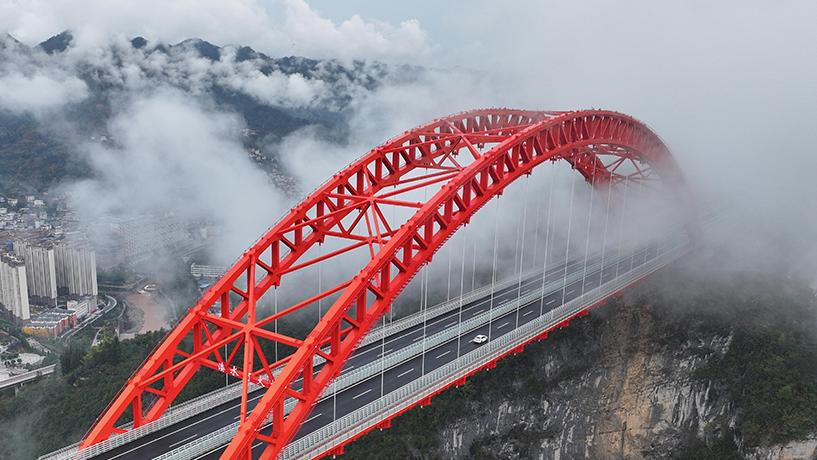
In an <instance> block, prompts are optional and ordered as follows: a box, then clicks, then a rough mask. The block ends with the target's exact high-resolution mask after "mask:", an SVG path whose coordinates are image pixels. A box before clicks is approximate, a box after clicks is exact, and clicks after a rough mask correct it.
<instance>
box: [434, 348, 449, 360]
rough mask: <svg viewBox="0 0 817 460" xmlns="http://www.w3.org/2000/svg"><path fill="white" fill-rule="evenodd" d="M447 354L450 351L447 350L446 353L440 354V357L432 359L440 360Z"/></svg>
mask: <svg viewBox="0 0 817 460" xmlns="http://www.w3.org/2000/svg"><path fill="white" fill-rule="evenodd" d="M449 353H451V350H448V351H446V352H445V353H442V354H440V355H437V357H436V358H434V359H440V358H442V357H443V356H445V355H447V354H449Z"/></svg>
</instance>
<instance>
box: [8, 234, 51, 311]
mask: <svg viewBox="0 0 817 460" xmlns="http://www.w3.org/2000/svg"><path fill="white" fill-rule="evenodd" d="M14 254H15V255H16V256H17V257H20V258H22V259H23V262H25V266H26V276H27V279H28V281H27V282H28V295H29V296H31V297H32V300H33V301H34V302H35V303H42V304H45V305H50V306H54V305H56V304H57V275H56V262H55V260H54V248H53V247H49V246H36V245H34V244H31V243H28V242H26V241H21V240H17V241H15V242H14Z"/></svg>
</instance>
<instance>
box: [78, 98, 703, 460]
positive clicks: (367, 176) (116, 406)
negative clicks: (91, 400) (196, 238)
mask: <svg viewBox="0 0 817 460" xmlns="http://www.w3.org/2000/svg"><path fill="white" fill-rule="evenodd" d="M485 145H488V146H489V148H487V149H486V148H485ZM461 151H465V152H467V154H468V155H466V156H465V158H462V159H460V160H461V161H460V160H458V156H459V155H460V154H461ZM558 159H564V160H566V161H568V162H569V163H570V164H571V165H572V166H573V168H574V169H576V170H578V171H579V173H580V174H582V176H584V177H585V178H586V179H587V181H588V182H590V183H591V184H595V185H599V184H610V183H616V182H620V181H624V180H629V181H633V182H640V181H649V180H654V179H656V175H657V176H659V177H660V179H661V180H662V182H663V183H665V184H668V185H669V186H670V187H671V188H672V189H673V190H675V191H676V193H677V194H678V195H679V197H680V198H679V199H680V202H681V203H682V206H683V208H684V209H688V206H689V200H688V196H687V192H686V188H685V186H684V181H683V178H682V176H681V173H680V171H679V169H678V167H677V166H676V163H675V162H674V160H673V159H672V157H671V156H670V155H669V152H668V150H667V148H666V147H665V145H664V144H663V142H662V141H661V140H660V139H659V138H658V136H657V135H655V134H654V133H653V132H652V131H651V130H650V129H649V128H647V127H646V126H645V125H644V124H643V123H641V122H639V121H637V120H635V119H633V118H631V117H629V116H627V115H623V114H620V113H616V112H610V111H601V110H584V111H575V112H542V111H526V110H513V109H482V110H473V111H468V112H462V113H458V114H455V115H451V116H448V117H444V118H439V119H436V120H433V121H431V122H429V123H427V124H425V125H422V126H419V127H417V128H415V129H413V130H410V131H406V132H405V133H403V134H402V135H399V136H397V137H395V138H393V139H391V140H390V141H388V142H386V143H385V144H383V145H381V146H379V147H376V148H375V149H373V150H371V151H370V152H369V153H368V154H366V155H365V156H363V157H361V158H360V159H358V160H357V161H355V162H353V163H352V164H350V165H349V166H348V167H346V168H345V169H343V170H342V171H340V172H339V173H337V174H335V175H334V176H333V177H332V178H330V179H329V180H328V181H327V182H326V183H324V184H323V185H322V186H320V187H319V188H318V189H317V190H315V191H314V192H313V193H312V194H310V195H309V196H308V197H307V198H306V199H305V200H303V201H302V202H301V203H299V204H298V205H297V206H295V207H293V208H292V209H291V211H290V212H289V213H288V214H287V215H286V216H285V217H284V218H283V219H281V220H280V221H279V222H278V223H277V224H276V225H275V226H274V227H273V228H271V229H270V230H269V231H268V232H267V233H266V234H265V235H264V236H262V238H261V239H259V240H258V241H257V242H256V243H255V244H254V245H253V246H252V247H251V248H250V249H249V250H247V251H246V252H245V253H244V254H243V255H242V257H241V258H240V259H239V260H238V261H237V262H236V263H235V265H234V266H233V267H232V268H231V269H230V270H229V271H228V272H227V273H226V274H225V275H224V277H222V278H221V279H220V280H219V281H218V283H216V284H215V285H214V286H213V287H212V288H211V289H210V290H208V291H207V292H206V293H205V294H204V296H203V297H202V298H201V300H200V301H199V302H198V303H197V304H196V305H195V306H193V307H192V308H191V309H190V310H189V311H188V313H187V315H186V316H185V317H184V318H183V319H182V320H181V322H180V323H179V324H178V325H177V326H176V327H175V328H174V329H173V330H172V331H171V332H170V333H169V334H168V335H167V337H165V339H164V340H163V342H162V343H161V344H160V345H159V346H158V347H157V348H156V349H155V350H154V351H153V353H152V354H151V355H150V356H149V357H148V358H147V359H146V361H145V362H144V363H143V364H142V366H141V367H140V368H139V369H138V370H137V371H136V372H135V373H134V374H133V376H132V377H131V378H130V380H129V381H128V382H127V384H126V385H125V387H123V388H122V390H121V391H120V392H119V394H118V395H117V397H116V398H115V399H114V401H113V402H112V403H111V404H110V405H109V406H108V408H107V409H106V411H105V412H104V413H103V414H102V415H101V416H100V417H99V418H98V419H97V421H96V423H95V424H94V426H93V427H92V428H91V430H90V431H89V432H88V434H87V435H86V437H85V438H84V440H83V442H82V444H81V447H87V446H90V445H93V444H95V443H98V442H100V441H103V440H105V439H107V438H108V437H110V436H111V435H112V434H114V433H119V432H122V429H121V428H118V425H121V424H122V423H123V422H124V421H125V419H127V418H128V416H129V415H130V416H132V420H133V427H138V426H140V425H143V424H144V423H147V422H149V421H152V420H155V419H157V418H159V417H160V416H161V415H162V414H163V413H164V411H165V410H166V409H167V408H168V406H169V405H170V403H171V402H172V401H173V400H174V399H175V398H176V397H177V396H178V394H179V392H180V391H181V390H182V389H183V388H184V386H185V385H186V384H187V382H189V381H190V379H191V378H192V377H193V376H194V374H195V373H196V372H197V371H198V370H199V369H200V368H201V367H209V368H211V369H215V370H221V371H226V370H228V369H229V372H231V373H232V374H233V375H234V376H236V377H238V378H241V379H242V380H243V392H242V415H241V424H240V426H239V430H238V433H237V435H236V436H235V438H234V439H233V440H232V442H231V444H230V445H229V446H228V448H227V450H226V451H225V453H224V455H223V457H222V458H230V459H234V458H245V457H246V458H249V455H250V449H251V446H252V445H253V443H254V442H255V441H263V442H266V443H267V446H266V448H265V450H264V453H263V455H262V458H275V457H276V456H277V455H278V454H279V453H280V452H281V450H282V449H283V448H284V446H285V445H286V443H288V442H289V440H291V439H292V437H293V436H294V435H295V434H296V432H297V431H298V429H299V427H300V426H301V424H302V422H303V421H304V420H305V418H306V417H307V415H308V413H309V412H310V410H311V408H312V406H313V404H314V403H315V402H316V401H317V399H318V398H319V396H320V394H321V392H322V391H323V389H324V388H325V387H326V386H327V385H328V384H329V383H330V382H331V380H332V379H333V378H334V377H335V376H337V375H338V374H339V373H340V371H341V369H342V367H343V365H344V363H345V361H346V360H347V358H348V357H349V355H350V354H351V353H352V351H353V350H354V349H355V347H356V346H357V344H358V343H359V342H360V340H361V339H362V338H363V336H364V335H365V334H366V332H367V331H368V330H369V329H370V328H371V327H372V326H373V325H374V323H375V322H376V321H377V320H378V319H379V318H380V317H381V316H382V315H383V314H384V313H385V312H386V311H387V310H388V309H389V307H390V305H391V303H392V301H393V300H394V299H395V297H396V296H397V295H398V294H399V293H400V292H401V291H402V289H403V288H404V287H405V286H406V285H407V284H408V282H409V281H410V280H411V279H412V278H413V277H414V275H415V274H416V273H417V272H418V270H419V269H420V268H421V267H422V265H424V264H425V263H427V262H428V261H430V260H431V258H432V256H433V254H434V252H435V251H436V250H437V249H438V248H439V247H441V246H442V245H443V244H444V243H445V241H446V240H447V239H448V238H449V237H450V236H451V235H452V234H453V233H454V232H455V231H456V230H457V229H458V228H459V227H461V226H462V225H464V224H466V223H467V222H468V221H469V219H470V218H471V216H472V215H473V214H474V213H476V211H478V210H479V209H480V208H481V207H482V206H483V205H485V203H487V202H488V201H489V200H490V199H491V198H492V197H494V196H496V195H499V194H501V193H502V191H503V189H504V188H505V187H506V186H508V185H509V184H510V183H511V182H513V181H514V180H515V179H517V178H518V177H520V176H521V175H523V174H529V173H530V172H531V171H532V170H533V168H534V167H536V166H537V165H539V164H542V163H543V162H545V161H548V160H551V161H556V160H558ZM605 159H611V161H605ZM623 164H632V166H633V167H634V170H633V171H632V172H628V173H625V172H622V171H623V170H624V169H626V168H622V165H623ZM429 171H431V172H429ZM656 173H657V174H656ZM431 188H433V189H434V190H435V191H436V192H435V194H434V195H433V196H432V197H431V198H430V199H428V200H427V201H425V202H411V201H407V200H405V199H401V195H403V196H405V194H407V193H410V192H413V191H416V190H423V189H426V190H428V189H431ZM386 206H394V207H404V208H407V209H415V210H416V211H414V214H413V215H412V216H411V217H410V218H409V219H408V220H406V221H405V222H402V223H401V224H400V225H399V226H398V225H395V223H394V222H390V221H389V219H387V218H386V216H385V214H384V212H383V211H382V208H383V207H386ZM364 223H365V225H364ZM360 227H364V230H366V232H364V233H363V234H361V233H359V232H358V231H357V229H359V228H360ZM328 238H332V239H337V240H339V241H345V242H346V244H345V246H343V247H341V248H340V249H337V250H334V251H332V252H330V253H328V254H325V255H321V256H318V257H312V258H308V257H306V253H307V251H308V250H309V249H310V248H312V247H313V246H315V245H316V244H322V243H323V242H324V241H325V240H326V239H328ZM361 248H362V249H366V248H368V251H369V257H368V259H367V263H366V265H365V266H363V267H362V268H361V270H360V271H359V273H358V274H357V275H356V276H354V277H353V278H351V279H349V280H348V281H345V282H343V283H341V284H339V285H337V286H335V287H332V288H330V289H328V290H326V291H323V292H320V293H318V294H316V295H315V296H312V297H310V298H308V299H306V300H303V301H301V302H298V303H296V304H294V305H290V306H288V307H287V308H285V309H283V310H281V311H278V312H277V313H275V314H272V315H269V316H266V317H264V318H263V319H261V318H258V317H257V316H256V305H257V301H258V299H260V298H261V296H263V295H264V293H265V292H267V291H268V290H269V289H270V288H272V287H274V286H278V285H279V284H280V283H281V281H282V278H284V277H286V276H287V275H289V274H292V273H294V272H297V271H299V270H303V269H305V268H306V267H310V266H312V265H314V264H317V263H321V262H324V261H328V260H330V259H332V258H334V257H339V256H340V255H342V254H344V253H347V252H350V251H354V250H356V249H361ZM329 297H332V298H334V299H335V300H334V301H333V303H332V306H331V307H330V308H329V310H327V311H326V313H325V314H324V315H323V316H322V317H321V319H320V320H319V322H318V323H317V325H316V326H315V328H314V329H313V330H312V331H311V332H310V333H309V334H308V335H307V336H306V337H305V338H304V339H298V338H295V337H289V336H287V335H284V334H279V333H277V332H273V331H272V330H270V329H269V325H271V324H272V322H273V321H275V320H276V319H280V318H283V317H286V316H287V315H290V314H292V313H294V312H296V311H298V310H301V309H303V308H306V307H308V306H310V305H313V304H315V303H316V302H318V301H319V300H321V299H325V298H329ZM268 342H277V343H279V344H282V345H284V346H287V347H290V348H292V349H294V352H293V353H292V354H290V355H288V356H285V357H284V358H282V359H279V360H278V361H275V362H271V361H270V360H269V359H268V358H267V356H266V354H265V353H264V350H263V348H264V347H263V346H262V344H264V343H268ZM226 345H229V346H231V347H232V351H231V352H230V353H229V354H228V353H224V354H225V355H226V356H222V354H221V353H220V350H222V349H223V347H225V346H226ZM318 363H320V364H318ZM250 383H254V384H256V385H262V386H264V387H266V388H267V390H266V392H265V394H264V396H263V397H261V398H260V400H259V401H258V403H257V405H256V406H255V408H254V409H253V410H252V412H251V413H249V414H248V413H247V393H248V391H249V390H250V388H249V384H250ZM286 401H292V402H294V406H293V407H292V409H291V410H290V411H289V412H288V413H287V412H285V410H284V403H285V402H286ZM270 418H271V422H272V423H271V425H270V424H269V423H268V421H269V420H270Z"/></svg>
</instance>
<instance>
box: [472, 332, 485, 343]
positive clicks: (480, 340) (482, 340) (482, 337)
mask: <svg viewBox="0 0 817 460" xmlns="http://www.w3.org/2000/svg"><path fill="white" fill-rule="evenodd" d="M487 341H488V336H487V335H482V334H479V335H477V336H476V337H474V338H473V339H471V343H475V344H477V345H481V344H483V343H485V342H487Z"/></svg>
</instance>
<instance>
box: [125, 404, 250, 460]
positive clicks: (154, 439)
mask: <svg viewBox="0 0 817 460" xmlns="http://www.w3.org/2000/svg"><path fill="white" fill-rule="evenodd" d="M262 396H264V393H263V392H262V393H261V394H260V395H258V396H256V397H254V398H252V399H250V401H255V400H256V399H259V398H261V397H262ZM237 407H241V403H239V404H236V405H235V406H231V407H228V408H226V409H224V410H222V411H219V412H216V413H215V414H212V415H208V416H207V417H204V418H203V419H201V420H196V421H195V422H193V423H190V424H188V425H185V426H183V427H181V428H179V429H177V430H174V431H171V432H170V433H166V434H164V435H162V436H159V437H158V438H153V439H151V440H150V441H147V442H145V443H143V444H139V445H138V446H136V447H134V448H132V449H130V450H126V451H125V452H121V453H119V454H117V455H114V456H113V457H111V459H114V458H119V457H121V456H123V455H127V454H129V453H131V452H133V451H135V450H138V449H141V448H142V447H144V446H146V445H148V444H152V443H154V442H156V441H158V440H160V439H164V438H166V437H168V436H170V435H172V434H174V433H178V432H179V431H182V430H184V429H187V428H189V427H191V426H193V425H198V424H199V423H201V422H203V421H205V420H209V419H211V418H213V417H215V416H217V415H221V414H223V413H225V412H228V411H230V410H232V409H235V408H237Z"/></svg>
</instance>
